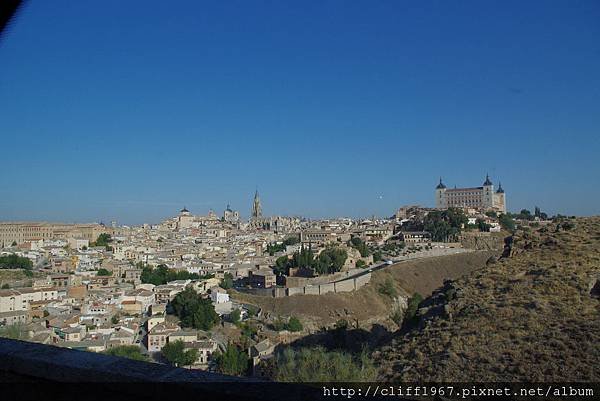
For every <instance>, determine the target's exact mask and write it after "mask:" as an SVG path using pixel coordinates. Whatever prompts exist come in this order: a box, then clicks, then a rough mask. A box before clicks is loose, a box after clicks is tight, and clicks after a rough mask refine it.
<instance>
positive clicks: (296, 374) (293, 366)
mask: <svg viewBox="0 0 600 401" xmlns="http://www.w3.org/2000/svg"><path fill="white" fill-rule="evenodd" d="M376 377H377V369H376V368H375V366H374V364H373V362H372V360H371V359H370V358H369V356H368V354H367V352H366V350H363V351H362V352H361V353H360V355H357V356H353V355H352V354H349V353H346V352H342V351H326V350H325V349H324V348H322V347H315V348H301V349H299V350H294V349H293V348H291V347H287V348H286V349H285V350H284V351H283V352H280V353H278V354H277V355H276V358H275V369H274V379H275V380H276V381H280V382H356V381H373V380H375V378H376Z"/></svg>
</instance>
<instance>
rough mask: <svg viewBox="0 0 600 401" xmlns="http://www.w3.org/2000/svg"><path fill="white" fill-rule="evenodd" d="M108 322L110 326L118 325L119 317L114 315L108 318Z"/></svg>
mask: <svg viewBox="0 0 600 401" xmlns="http://www.w3.org/2000/svg"><path fill="white" fill-rule="evenodd" d="M110 321H111V323H112V324H118V323H119V316H117V315H114V316H113V317H111V318H110Z"/></svg>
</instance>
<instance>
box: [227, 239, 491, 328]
mask: <svg viewBox="0 0 600 401" xmlns="http://www.w3.org/2000/svg"><path fill="white" fill-rule="evenodd" d="M490 255H492V253H491V252H484V251H478V252H471V253H461V254H457V255H449V256H440V257H436V258H427V259H421V260H411V261H406V262H401V263H398V264H396V265H393V266H390V267H387V268H385V269H382V270H378V271H376V272H374V273H373V276H372V278H371V282H370V283H369V284H367V285H366V286H365V287H363V288H361V289H360V290H358V291H355V292H348V293H340V294H331V293H330V294H325V295H294V296H291V297H283V298H269V297H260V296H253V295H249V294H242V293H238V292H233V291H232V293H233V298H234V299H236V300H239V301H243V302H247V303H251V304H254V305H257V306H259V307H260V308H262V309H263V311H264V312H266V313H268V314H270V315H274V316H277V315H281V316H291V315H296V316H298V317H300V318H301V320H302V321H303V323H304V325H305V327H308V328H310V329H314V330H316V329H318V328H320V327H322V326H332V325H333V324H335V322H337V321H338V320H339V319H342V318H343V319H347V320H349V321H353V322H354V321H356V320H358V321H359V323H360V324H361V326H362V327H365V326H368V325H369V324H372V323H374V322H382V321H384V320H387V319H388V318H389V315H390V313H391V308H392V305H391V300H390V298H389V297H387V296H384V295H381V294H380V293H379V291H378V288H379V287H380V286H381V285H382V284H383V283H384V282H385V281H386V280H387V279H391V280H392V281H393V282H394V285H395V287H396V289H397V290H398V291H399V293H400V294H406V295H411V294H413V293H414V292H419V293H420V294H422V295H423V296H428V295H430V294H431V292H432V291H433V290H434V289H436V288H438V287H440V286H441V285H442V283H443V281H444V279H446V278H458V277H460V276H462V275H463V274H466V273H468V272H471V271H472V270H474V269H476V268H478V267H481V266H483V265H485V261H486V260H487V259H488V258H489V257H490Z"/></svg>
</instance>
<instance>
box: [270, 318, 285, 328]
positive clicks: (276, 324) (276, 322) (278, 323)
mask: <svg viewBox="0 0 600 401" xmlns="http://www.w3.org/2000/svg"><path fill="white" fill-rule="evenodd" d="M271 327H272V328H273V330H275V331H283V330H285V329H286V324H285V322H284V321H283V319H282V318H281V316H278V317H277V319H275V320H274V321H273V324H272V325H271Z"/></svg>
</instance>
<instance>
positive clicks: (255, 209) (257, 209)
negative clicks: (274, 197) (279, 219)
mask: <svg viewBox="0 0 600 401" xmlns="http://www.w3.org/2000/svg"><path fill="white" fill-rule="evenodd" d="M252 217H253V218H255V219H256V218H259V217H262V206H261V204H260V197H259V196H258V189H257V190H256V192H255V193H254V202H252Z"/></svg>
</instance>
